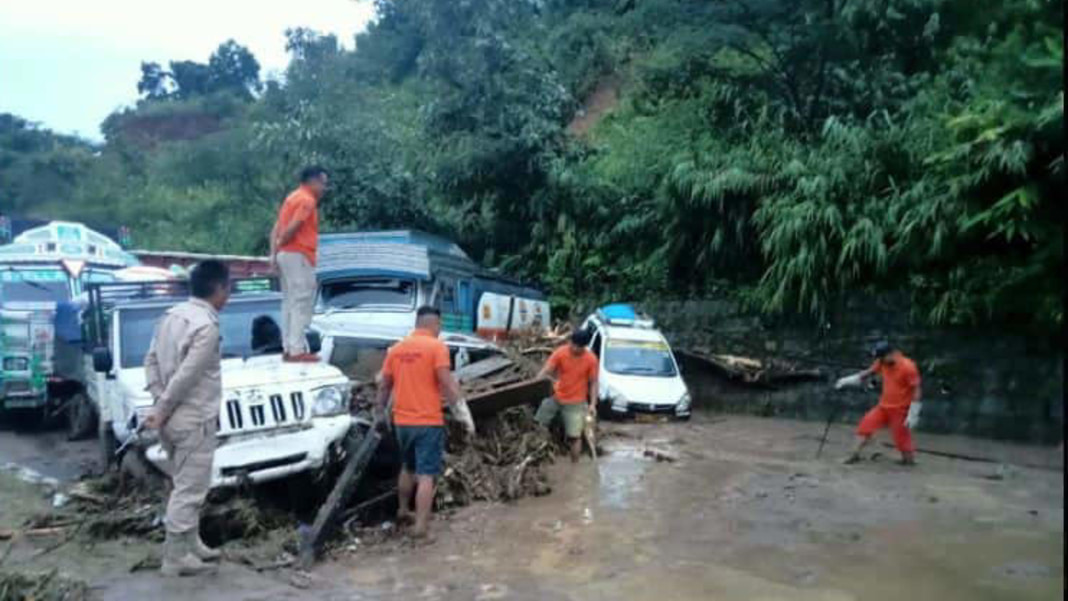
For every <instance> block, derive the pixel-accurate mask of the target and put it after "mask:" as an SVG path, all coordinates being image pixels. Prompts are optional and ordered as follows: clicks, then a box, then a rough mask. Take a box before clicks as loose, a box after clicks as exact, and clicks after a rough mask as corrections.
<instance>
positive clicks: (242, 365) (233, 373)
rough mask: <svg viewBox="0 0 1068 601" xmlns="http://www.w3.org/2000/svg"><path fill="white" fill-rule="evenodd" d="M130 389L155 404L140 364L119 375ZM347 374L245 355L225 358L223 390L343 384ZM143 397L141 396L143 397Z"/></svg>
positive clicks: (320, 366)
mask: <svg viewBox="0 0 1068 601" xmlns="http://www.w3.org/2000/svg"><path fill="white" fill-rule="evenodd" d="M119 378H120V380H121V381H122V384H123V386H124V387H125V388H126V389H127V392H128V393H132V394H134V395H135V397H137V401H136V404H137V405H138V406H142V405H144V404H149V405H150V404H152V400H151V399H150V398H148V393H147V392H144V390H145V381H146V377H145V370H144V368H141V367H133V368H126V369H123V370H122V373H121V374H120V376H119ZM347 382H348V378H346V377H345V376H344V374H342V373H341V371H340V370H339V369H338V368H336V367H334V366H332V365H329V364H326V363H285V362H283V361H282V356H281V355H265V356H261V357H250V358H249V359H248V360H247V361H245V360H242V359H223V361H222V384H223V390H224V391H225V390H232V389H237V388H254V387H264V388H268V387H274V386H278V385H282V384H288V385H290V386H292V385H293V384H294V383H298V384H299V387H300V388H315V387H317V386H324V385H327V384H344V383H347ZM142 396H143V397H144V398H141V397H142Z"/></svg>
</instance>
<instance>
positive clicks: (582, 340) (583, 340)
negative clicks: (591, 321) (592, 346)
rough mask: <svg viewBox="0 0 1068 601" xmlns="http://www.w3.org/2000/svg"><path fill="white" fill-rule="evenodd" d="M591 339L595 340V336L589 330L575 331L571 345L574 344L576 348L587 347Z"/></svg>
mask: <svg viewBox="0 0 1068 601" xmlns="http://www.w3.org/2000/svg"><path fill="white" fill-rule="evenodd" d="M591 338H593V334H592V333H591V332H590V331H589V330H586V329H582V330H575V331H574V332H573V333H572V334H571V344H574V345H575V346H586V345H588V344H589V343H590V339H591Z"/></svg>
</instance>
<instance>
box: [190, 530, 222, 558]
mask: <svg viewBox="0 0 1068 601" xmlns="http://www.w3.org/2000/svg"><path fill="white" fill-rule="evenodd" d="M192 539H193V555H196V556H197V558H199V559H200V561H219V558H220V557H222V552H221V551H219V550H218V549H212V548H211V547H209V546H208V545H206V544H204V540H203V539H201V538H200V532H194V533H193V535H192Z"/></svg>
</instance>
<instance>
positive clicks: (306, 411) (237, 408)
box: [87, 284, 354, 487]
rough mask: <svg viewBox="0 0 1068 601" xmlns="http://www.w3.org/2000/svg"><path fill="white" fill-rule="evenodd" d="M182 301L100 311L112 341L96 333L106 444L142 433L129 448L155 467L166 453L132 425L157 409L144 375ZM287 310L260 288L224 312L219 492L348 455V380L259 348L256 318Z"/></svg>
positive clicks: (96, 385)
mask: <svg viewBox="0 0 1068 601" xmlns="http://www.w3.org/2000/svg"><path fill="white" fill-rule="evenodd" d="M168 285H170V284H168ZM102 286H104V287H111V288H117V287H121V286H122V285H121V284H120V285H117V284H104V285H102ZM128 286H131V287H134V286H137V284H128ZM119 292H121V291H119ZM120 296H121V295H120ZM90 299H91V300H90V305H91V309H90V311H91V312H93V311H92V310H93V307H92V305H93V304H94V301H96V302H99V299H100V295H99V293H95V291H91V292H90ZM179 300H180V299H179V298H177V297H174V296H170V297H164V298H158V297H156V298H143V299H138V300H134V299H127V300H119V301H117V302H115V303H114V304H113V305H112V306H111V307H110V308H109V309H108V310H107V312H106V319H104V318H103V311H101V309H99V308H97V311H98V312H97V313H96V314H95V318H96V326H97V327H99V328H100V330H101V331H102V332H106V335H104V336H97V337H96V341H97V344H98V345H99V346H97V348H95V349H94V351H93V355H92V359H91V360H92V362H93V371H94V372H95V373H93V376H92V377H90V378H89V382H87V389H88V391H89V395H90V397H91V398H92V400H93V401H94V404H95V406H96V409H97V411H98V412H99V415H100V422H101V435H102V436H103V437H104V440H105V441H106V440H110V441H112V442H111V443H110V444H105V447H106V448H112V449H113V448H114V447H113V446H112V445H114V444H115V442H116V441H126V440H130V439H131V437H134V440H135V441H136V442H137V443H138V444H136V445H133V446H132V448H131V449H130V451H132V452H137V453H142V452H143V453H144V455H143V456H144V457H145V458H146V459H148V460H149V461H150V462H151V463H153V464H156V465H157V466H162V464H163V462H164V461H166V456H165V454H164V452H163V449H162V448H161V446H160V445H159V444H157V443H156V441H155V440H152V438H150V436H151V435H147V434H142V435H141V436H140V437H136V436H135V434H134V431H133V429H134V428H135V427H136V424H137V423H138V422H139V421H140V420H141V419H142V418H143V417H144V416H145V415H146V414H147V412H148V411H150V410H151V408H152V404H153V401H152V398H151V397H150V396H149V394H148V393H147V392H146V391H145V370H144V357H145V354H146V353H147V352H148V345H149V342H150V341H151V339H152V333H153V330H154V329H155V325H156V322H157V321H158V320H159V319H160V317H162V315H163V314H164V312H166V310H167V309H169V308H170V307H171V306H173V305H174V304H175V303H176V302H179ZM280 313H281V295H280V294H278V293H276V292H257V293H249V294H235V295H233V296H232V297H231V299H230V302H229V303H228V304H227V305H226V307H225V308H224V309H223V311H222V312H221V313H220V315H219V329H220V334H221V337H222V365H221V368H222V369H221V372H222V385H223V398H222V401H221V407H220V410H219V428H218V438H219V443H218V448H217V449H216V451H215V460H214V463H213V467H212V487H220V486H233V485H237V484H240V483H242V482H264V481H268V480H275V479H278V478H283V477H287V476H290V475H294V474H298V473H306V472H317V471H319V470H321V469H323V468H327V467H329V465H330V464H331V463H332V462H333V461H335V460H339V459H340V458H341V457H342V456H343V453H344V451H345V449H344V448H343V447H344V441H345V437H346V435H347V434H348V432H349V429H350V428H351V427H352V425H353V423H354V418H353V417H352V416H351V415H350V413H349V399H350V394H351V384H350V382H349V380H348V378H346V377H345V376H344V375H343V374H342V373H341V371H339V370H338V369H337V368H336V367H333V366H331V365H327V364H323V363H285V362H283V361H282V356H281V350H280V349H278V348H273V347H272V348H268V349H253V348H252V344H253V343H252V323H253V321H254V320H256V319H257V318H261V317H262V316H267V317H270V318H271V319H272V320H274V321H275V322H276V323H277V322H278V321H279V320H280V317H279V315H280Z"/></svg>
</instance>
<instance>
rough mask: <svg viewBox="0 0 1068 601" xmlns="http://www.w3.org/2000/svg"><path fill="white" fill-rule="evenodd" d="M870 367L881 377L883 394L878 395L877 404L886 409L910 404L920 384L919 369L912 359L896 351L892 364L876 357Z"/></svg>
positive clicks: (905, 406) (899, 407)
mask: <svg viewBox="0 0 1068 601" xmlns="http://www.w3.org/2000/svg"><path fill="white" fill-rule="evenodd" d="M871 369H872V371H873V372H874V373H877V374H879V375H880V376H882V378H883V394H882V396H880V397H879V405H881V406H882V407H885V408H886V409H904V408H907V407H908V406H909V405H911V404H912V398H913V397H914V396H916V389H917V388H919V386H920V370H919V369H917V368H916V364H915V363H913V362H912V359H909V358H908V357H906V356H905V355H902V354H901V353H897V357H896V360H895V361H894V364H893V365H889V364H885V363H883V362H882V361H881V360H880V359H876V360H875V363H872V364H871Z"/></svg>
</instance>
